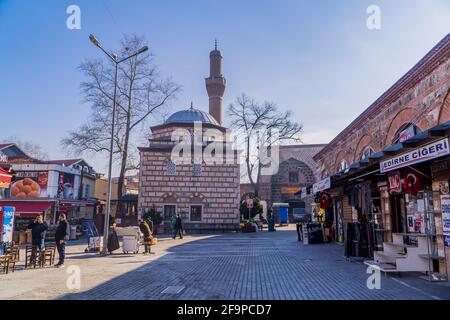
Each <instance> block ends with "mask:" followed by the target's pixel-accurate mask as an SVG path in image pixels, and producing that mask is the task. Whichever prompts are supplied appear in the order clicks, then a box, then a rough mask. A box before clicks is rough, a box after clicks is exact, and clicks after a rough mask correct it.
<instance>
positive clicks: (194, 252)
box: [0, 228, 450, 300]
mask: <svg viewBox="0 0 450 320" xmlns="http://www.w3.org/2000/svg"><path fill="white" fill-rule="evenodd" d="M84 247H85V246H82V245H81V246H80V245H78V246H76V245H75V246H71V247H70V248H69V253H70V255H69V256H68V260H67V264H66V265H67V267H66V270H64V269H44V270H24V271H17V272H16V273H14V274H9V275H0V299H36V298H37V299H43V298H50V299H51V298H57V299H89V300H91V299H152V300H153V299H188V300H191V299H252V300H253V299H281V300H292V299H370V300H372V299H376V300H379V299H408V300H410V299H438V298H440V299H450V285H449V284H448V283H447V284H430V283H428V282H426V281H424V280H418V279H417V278H416V276H402V277H401V278H391V277H384V276H382V278H381V289H380V290H370V289H368V288H367V285H366V282H367V277H368V276H369V275H368V274H366V268H365V266H364V265H363V264H362V263H357V262H349V261H346V259H345V258H344V257H343V249H344V248H343V247H342V246H339V245H334V244H324V245H309V246H303V245H302V244H300V243H299V242H297V235H296V233H295V231H294V230H293V229H292V228H281V229H279V231H277V232H275V233H268V232H259V233H256V234H221V235H199V236H187V237H185V239H183V240H182V241H180V240H172V239H170V238H162V239H160V242H159V244H158V246H156V247H155V250H156V251H157V254H156V255H152V256H143V255H141V254H139V255H123V254H117V255H115V254H114V255H112V256H108V257H99V256H98V255H96V254H84V253H76V252H77V251H78V252H81V251H82V249H84ZM71 265H77V266H79V267H80V270H81V289H80V290H69V289H67V287H66V279H67V277H68V274H67V273H66V272H67V270H68V269H69V267H70V266H71Z"/></svg>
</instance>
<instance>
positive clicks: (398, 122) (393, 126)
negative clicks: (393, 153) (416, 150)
mask: <svg viewBox="0 0 450 320" xmlns="http://www.w3.org/2000/svg"><path fill="white" fill-rule="evenodd" d="M415 117H416V110H415V109H413V108H406V109H403V110H401V111H400V112H398V113H397V114H396V115H395V117H394V118H393V119H392V121H391V123H390V124H389V127H388V128H389V129H388V131H387V134H386V138H385V140H384V146H385V147H387V146H390V145H391V144H392V143H391V142H392V139H393V138H394V136H395V134H396V133H397V132H398V130H399V129H400V128H401V127H402V126H403V125H404V124H405V123H409V122H412V121H414V120H415Z"/></svg>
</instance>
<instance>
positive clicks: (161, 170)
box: [138, 43, 240, 231]
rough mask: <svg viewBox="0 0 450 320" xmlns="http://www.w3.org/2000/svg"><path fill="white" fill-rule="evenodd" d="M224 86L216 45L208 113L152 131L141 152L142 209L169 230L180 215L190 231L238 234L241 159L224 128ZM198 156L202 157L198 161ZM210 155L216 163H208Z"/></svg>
mask: <svg viewBox="0 0 450 320" xmlns="http://www.w3.org/2000/svg"><path fill="white" fill-rule="evenodd" d="M225 85H226V81H225V78H224V77H223V75H222V54H221V52H220V51H219V50H218V49H217V43H216V46H215V49H214V50H213V51H211V53H210V77H209V78H207V79H206V88H207V92H208V95H209V113H207V112H204V111H201V110H198V109H195V108H194V106H193V105H192V104H191V107H190V108H188V109H186V110H181V111H178V112H175V113H174V114H172V115H171V116H170V117H169V118H168V119H167V120H166V121H165V122H164V123H163V124H160V125H157V126H153V127H152V128H151V137H150V139H149V145H148V146H147V147H141V148H139V151H140V172H139V203H138V207H139V209H140V210H141V212H145V211H148V210H150V209H151V208H152V207H153V206H154V207H155V209H156V210H157V211H158V212H160V213H161V215H162V216H163V219H164V220H163V221H164V222H163V225H164V227H165V229H166V228H167V229H169V228H170V220H171V218H172V217H173V216H174V215H176V214H180V215H181V217H182V219H183V222H184V228H185V229H186V230H195V231H233V230H238V229H239V222H240V215H239V200H240V198H239V193H240V191H239V190H240V186H239V181H240V170H239V162H238V153H237V151H236V150H233V149H232V145H231V142H230V138H229V136H228V135H227V134H226V128H224V127H222V125H221V124H222V96H223V94H224V91H225ZM197 128H198V129H199V130H197ZM180 132H181V136H182V137H184V138H185V139H186V138H187V139H188V142H187V144H186V143H185V144H184V145H183V144H180V143H178V141H174V140H173V136H174V134H175V133H176V135H177V136H178V137H181V136H180V135H179V133H180ZM183 141H185V140H183ZM193 141H195V142H196V143H193ZM219 141H220V142H219ZM221 141H223V142H224V143H222V142H221ZM181 146H184V148H181ZM180 148H181V150H180ZM199 150H200V153H201V154H202V155H204V156H201V157H200V158H199V157H198V155H199V152H198V151H199ZM191 151H192V152H191ZM173 155H175V156H173ZM206 155H209V156H210V157H212V158H209V160H211V159H214V160H213V161H205V156H206ZM180 157H181V158H182V161H179V159H180Z"/></svg>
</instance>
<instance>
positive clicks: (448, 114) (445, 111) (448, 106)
mask: <svg viewBox="0 0 450 320" xmlns="http://www.w3.org/2000/svg"><path fill="white" fill-rule="evenodd" d="M449 120H450V89H449V90H448V91H447V95H446V96H445V98H444V102H443V103H442V106H441V110H440V111H439V118H438V124H441V123H444V122H447V121H449Z"/></svg>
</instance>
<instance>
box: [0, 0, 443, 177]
mask: <svg viewBox="0 0 450 320" xmlns="http://www.w3.org/2000/svg"><path fill="white" fill-rule="evenodd" d="M71 4H76V5H78V6H79V7H80V9H81V30H69V29H67V28H66V19H67V17H68V15H67V14H66V8H67V7H68V6H69V5H71ZM371 4H375V5H378V6H379V7H380V9H381V30H369V29H368V28H367V27H366V19H367V17H368V15H367V13H366V9H367V7H368V6H369V5H371ZM448 32H450V1H447V0H433V1H412V0H395V1H394V0H389V1H380V0H372V1H365V0H346V1H331V0H330V1H325V0H320V1H312V0H308V1H306V0H304V1H303V0H258V1H256V0H226V1H225V0H222V1H217V0H190V1H186V0H164V1H162V0H158V1H157V0H151V1H148V0H147V1H144V0H142V1H141V0H133V1H130V0H128V1H125V0H86V1H84V0H83V1H82V0H71V1H65V0H58V1H54V0H53V1H51V0H40V1H28V0H0V39H1V50H0V93H1V96H2V97H1V100H0V107H1V111H2V119H6V120H3V123H2V133H1V135H0V140H3V139H4V138H6V137H9V136H18V137H19V138H21V139H23V140H30V141H33V142H34V143H38V144H40V145H41V146H42V147H43V149H44V150H46V151H47V152H48V153H49V155H50V156H51V158H64V157H66V155H65V154H64V153H63V152H62V150H61V148H60V146H59V140H60V139H61V137H62V136H63V135H64V134H65V132H66V131H67V130H71V129H75V128H76V127H78V126H79V125H80V124H82V123H83V122H84V121H85V120H86V119H87V117H88V115H89V110H90V109H89V106H88V105H84V104H83V103H82V97H81V95H80V90H79V84H80V82H81V81H82V79H83V78H82V75H81V74H80V73H79V72H78V71H77V66H78V65H79V64H80V62H81V61H82V60H83V59H84V58H98V57H101V52H99V51H98V49H96V48H95V47H93V46H92V44H91V43H90V42H89V40H88V35H89V33H93V34H95V35H96V36H97V38H98V39H100V40H101V42H102V44H103V45H104V46H105V47H107V48H111V49H114V48H117V47H118V40H119V39H120V38H121V36H122V35H123V34H129V33H137V34H142V35H144V36H145V37H146V38H147V40H148V42H149V44H150V47H151V50H152V52H153V54H154V55H155V59H156V62H157V64H158V65H159V67H160V70H161V73H162V74H163V75H164V76H169V77H172V79H173V80H174V81H175V82H177V83H178V84H180V85H182V86H183V92H182V93H181V94H180V95H179V98H178V100H177V101H176V102H174V103H173V105H172V106H171V108H172V110H173V111H176V110H179V109H182V108H185V107H188V106H189V104H190V101H193V102H194V105H195V106H196V107H198V108H200V109H204V110H207V108H208V97H207V95H206V90H205V86H204V78H205V77H207V76H208V72H209V61H208V55H209V51H210V50H211V49H212V47H213V42H214V39H215V38H217V39H218V41H219V47H220V48H221V50H222V53H223V55H224V65H223V73H224V76H225V77H226V78H227V82H228V86H227V89H226V93H225V96H224V106H225V107H226V106H228V105H229V104H230V103H231V102H232V101H233V100H234V99H235V97H236V96H237V95H239V94H240V93H242V92H245V93H247V94H248V95H250V96H252V97H254V98H255V99H257V100H260V101H263V100H270V101H274V102H276V103H277V104H278V105H279V107H280V108H281V109H292V110H293V112H294V116H295V119H296V120H298V121H299V122H301V123H303V125H304V134H303V141H304V142H305V143H326V142H329V141H330V140H331V139H332V138H333V137H334V136H336V134H338V133H339V132H340V131H341V130H342V129H343V128H344V127H345V126H346V125H348V124H349V123H350V122H351V121H352V120H353V119H354V118H355V117H356V116H357V115H358V114H360V113H361V112H362V111H363V110H364V109H365V108H367V107H368V106H369V105H370V104H371V103H372V102H373V101H374V100H375V99H376V98H377V97H379V96H380V95H381V94H382V93H383V92H384V91H385V90H386V89H388V88H389V86H391V85H392V84H393V83H394V82H395V81H396V80H398V79H399V78H400V77H401V76H402V75H403V74H404V73H405V72H406V71H408V70H409V69H410V68H411V67H412V66H413V65H414V64H415V63H416V62H417V61H418V60H419V59H420V58H421V57H422V56H423V55H425V54H426V53H427V52H428V51H429V50H430V49H431V48H432V47H433V46H434V45H435V44H436V43H437V42H438V41H439V40H440V39H442V38H443V37H444V36H445V35H446V34H447V33H448ZM225 123H226V119H225ZM85 158H86V160H87V161H88V162H89V163H91V164H93V165H94V167H95V168H96V170H98V171H100V172H106V166H107V162H106V161H105V157H104V156H102V155H98V156H92V157H91V156H89V157H85Z"/></svg>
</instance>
